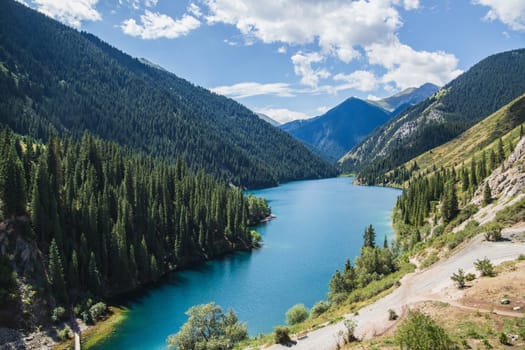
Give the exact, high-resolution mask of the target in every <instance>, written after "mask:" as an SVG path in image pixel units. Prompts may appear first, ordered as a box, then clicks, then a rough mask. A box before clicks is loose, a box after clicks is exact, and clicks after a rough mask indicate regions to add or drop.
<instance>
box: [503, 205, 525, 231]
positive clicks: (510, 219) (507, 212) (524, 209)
mask: <svg viewBox="0 0 525 350" xmlns="http://www.w3.org/2000/svg"><path fill="white" fill-rule="evenodd" d="M523 217H525V198H524V199H522V200H520V201H519V202H517V203H515V204H513V205H511V206H508V207H506V208H505V209H503V210H500V211H499V212H497V213H496V221H497V222H499V223H501V224H503V225H504V226H510V225H512V224H515V223H517V222H519V221H521V220H522V219H523Z"/></svg>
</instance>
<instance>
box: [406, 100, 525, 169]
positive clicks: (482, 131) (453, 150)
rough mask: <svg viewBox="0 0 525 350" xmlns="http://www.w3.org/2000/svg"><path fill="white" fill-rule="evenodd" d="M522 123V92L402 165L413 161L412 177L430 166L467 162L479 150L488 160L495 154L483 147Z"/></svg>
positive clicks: (524, 109) (524, 107)
mask: <svg viewBox="0 0 525 350" xmlns="http://www.w3.org/2000/svg"><path fill="white" fill-rule="evenodd" d="M523 123H525V95H521V96H520V97H518V98H517V99H515V100H513V101H512V102H511V103H509V104H507V105H505V106H504V107H503V108H501V109H499V110H497V111H496V112H494V113H493V114H491V115H490V116H488V117H487V118H485V119H483V120H481V121H480V122H479V123H477V124H475V125H474V126H473V127H471V128H469V129H468V130H467V131H465V132H464V133H462V134H461V135H459V136H458V137H456V138H455V139H453V140H451V141H449V142H447V143H445V144H443V145H441V146H439V147H436V148H433V149H432V150H430V151H427V152H425V153H423V154H421V155H420V156H418V157H416V158H414V159H412V160H410V161H409V162H407V163H406V164H404V165H403V166H404V167H405V169H409V168H411V167H413V164H414V162H415V163H416V165H417V172H415V173H414V174H412V176H414V175H416V174H418V173H424V172H427V171H430V168H434V167H435V168H440V167H449V166H458V165H460V164H462V163H464V162H467V161H470V160H471V158H472V157H478V156H480V155H481V154H482V153H483V152H485V153H486V154H485V158H486V161H487V162H490V161H491V158H492V159H493V158H494V157H495V155H492V154H491V152H490V147H489V149H487V146H489V145H491V144H494V143H496V142H498V141H499V139H500V138H504V137H505V135H506V134H507V133H509V132H510V131H512V130H515V131H514V132H515V133H517V132H518V130H517V128H518V127H520V128H521V129H522V127H521V125H522V124H523ZM518 129H519V128H518Z"/></svg>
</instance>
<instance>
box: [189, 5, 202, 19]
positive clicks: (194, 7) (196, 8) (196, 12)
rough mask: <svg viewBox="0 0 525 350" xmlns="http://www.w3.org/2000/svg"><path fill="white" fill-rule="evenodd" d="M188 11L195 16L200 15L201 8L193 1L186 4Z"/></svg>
mask: <svg viewBox="0 0 525 350" xmlns="http://www.w3.org/2000/svg"><path fill="white" fill-rule="evenodd" d="M188 12H189V13H191V14H192V15H194V16H195V17H202V11H201V8H200V7H199V6H197V5H196V4H194V3H191V4H190V5H189V6H188Z"/></svg>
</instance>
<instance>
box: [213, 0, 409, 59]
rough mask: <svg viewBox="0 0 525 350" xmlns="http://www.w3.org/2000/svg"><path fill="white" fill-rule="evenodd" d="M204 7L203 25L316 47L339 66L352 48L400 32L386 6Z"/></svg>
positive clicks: (239, 2) (253, 3)
mask: <svg viewBox="0 0 525 350" xmlns="http://www.w3.org/2000/svg"><path fill="white" fill-rule="evenodd" d="M204 2H205V4H206V5H207V6H208V9H209V14H208V16H207V20H208V22H209V23H226V24H232V25H234V26H236V27H237V28H238V29H239V31H240V32H241V33H242V34H244V35H248V36H253V37H255V38H257V39H259V40H261V41H262V42H264V43H274V42H281V43H286V44H290V45H301V44H311V43H317V44H318V45H319V47H320V48H321V51H322V53H323V54H333V55H336V56H337V57H339V59H341V60H342V61H344V62H349V61H350V60H351V59H353V58H356V57H358V56H359V52H358V51H356V49H355V46H357V45H363V44H369V43H372V42H375V41H377V40H383V39H384V38H388V37H389V36H392V35H393V34H394V33H395V31H396V30H397V29H398V28H399V27H400V26H401V20H400V17H399V14H398V12H397V11H396V9H395V8H394V7H393V5H392V1H390V0H379V1H367V0H357V1H348V0H326V1H304V0H288V1H259V0H204ZM397 2H398V1H397V0H395V1H394V3H397ZM410 2H414V1H413V0H412V1H410Z"/></svg>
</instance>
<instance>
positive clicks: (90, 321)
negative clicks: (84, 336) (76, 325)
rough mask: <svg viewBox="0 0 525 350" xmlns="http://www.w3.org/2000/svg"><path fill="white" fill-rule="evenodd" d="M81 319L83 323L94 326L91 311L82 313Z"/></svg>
mask: <svg viewBox="0 0 525 350" xmlns="http://www.w3.org/2000/svg"><path fill="white" fill-rule="evenodd" d="M80 318H81V319H82V321H84V323H85V324H93V319H92V318H91V314H90V313H89V311H82V312H81V313H80Z"/></svg>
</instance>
